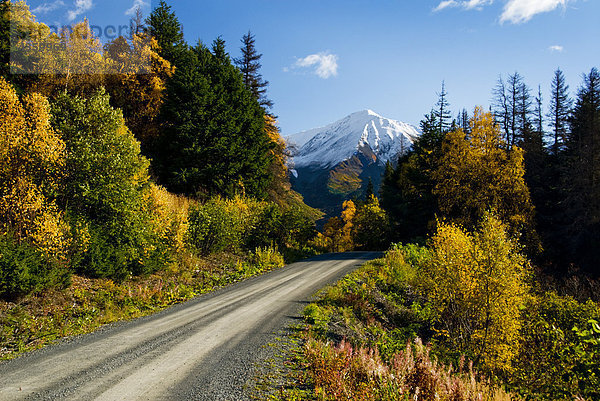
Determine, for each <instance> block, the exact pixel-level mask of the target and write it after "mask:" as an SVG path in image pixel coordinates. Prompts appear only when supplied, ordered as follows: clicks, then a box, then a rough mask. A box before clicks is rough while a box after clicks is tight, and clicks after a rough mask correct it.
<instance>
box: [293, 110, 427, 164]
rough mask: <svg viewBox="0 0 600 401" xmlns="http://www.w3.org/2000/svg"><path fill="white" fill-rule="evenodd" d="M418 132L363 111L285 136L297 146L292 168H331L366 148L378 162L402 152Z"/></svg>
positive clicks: (387, 159)
mask: <svg viewBox="0 0 600 401" xmlns="http://www.w3.org/2000/svg"><path fill="white" fill-rule="evenodd" d="M418 136H419V131H418V130H417V129H416V128H415V127H413V126H412V125H409V124H406V123H403V122H400V121H397V120H392V119H389V118H385V117H382V116H380V115H379V114H377V113H375V112H374V111H373V110H370V109H366V110H361V111H357V112H355V113H352V114H350V115H348V116H346V117H344V118H342V119H341V120H338V121H336V122H334V123H332V124H329V125H327V126H325V127H322V128H315V129H312V130H308V131H303V132H300V133H297V134H294V135H291V136H289V137H288V141H289V142H290V143H293V144H295V145H297V146H298V147H299V150H298V153H297V154H296V155H295V157H294V159H293V162H294V164H295V166H296V167H307V166H315V167H316V166H321V167H332V166H335V165H336V164H338V163H341V162H342V161H344V160H347V159H349V158H351V157H352V156H353V155H354V154H356V153H357V152H359V151H361V149H365V148H370V150H371V151H372V152H373V154H374V155H375V156H376V160H377V162H379V163H385V162H386V161H389V160H391V159H393V158H395V157H397V156H398V154H399V153H404V152H406V151H407V150H408V149H409V148H410V146H411V145H412V143H413V141H414V139H415V138H416V137H418Z"/></svg>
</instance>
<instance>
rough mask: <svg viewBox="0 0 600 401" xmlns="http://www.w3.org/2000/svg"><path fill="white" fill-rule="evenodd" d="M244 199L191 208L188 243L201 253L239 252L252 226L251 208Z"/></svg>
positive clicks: (213, 202) (214, 199)
mask: <svg viewBox="0 0 600 401" xmlns="http://www.w3.org/2000/svg"><path fill="white" fill-rule="evenodd" d="M248 202H252V201H247V200H245V199H243V198H235V199H233V200H227V199H223V198H220V197H214V198H211V199H209V200H208V201H207V202H205V203H204V204H200V205H196V206H193V207H191V208H190V215H189V229H188V242H189V243H190V245H191V246H192V247H194V248H195V249H196V250H197V251H199V252H200V253H202V254H204V255H207V254H209V253H213V252H221V251H225V250H236V249H240V248H241V247H242V245H243V240H244V234H245V232H246V231H247V230H249V227H250V226H251V223H252V219H253V214H252V212H251V209H252V207H251V206H250V205H249V204H248Z"/></svg>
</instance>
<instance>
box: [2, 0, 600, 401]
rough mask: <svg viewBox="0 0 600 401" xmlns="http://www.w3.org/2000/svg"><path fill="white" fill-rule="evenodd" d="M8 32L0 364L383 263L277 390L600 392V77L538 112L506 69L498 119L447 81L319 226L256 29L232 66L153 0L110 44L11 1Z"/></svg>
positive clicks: (340, 306)
mask: <svg viewBox="0 0 600 401" xmlns="http://www.w3.org/2000/svg"><path fill="white" fill-rule="evenodd" d="M0 25H1V27H0V35H1V36H0V69H1V72H0V74H1V75H2V76H1V77H0V323H1V329H0V359H9V358H14V357H15V356H17V355H18V354H19V353H22V352H25V351H29V350H32V349H36V348H40V347H42V346H44V345H45V344H48V343H50V342H52V341H53V340H55V339H57V338H60V337H63V336H68V335H74V334H80V333H84V332H89V331H91V330H94V329H95V328H97V327H99V326H100V325H102V324H104V323H109V322H113V321H116V320H119V319H125V318H133V317H137V316H142V315H145V314H149V313H152V312H155V311H157V310H160V309H162V308H165V307H167V306H169V305H172V304H174V303H177V302H181V301H184V300H187V299H190V298H192V297H194V296H196V295H198V294H201V293H204V292H208V291H211V290H213V289H214V288H216V287H219V286H222V285H226V284H229V283H232V282H234V281H237V280H241V279H243V278H246V277H249V276H252V275H256V274H260V273H262V272H264V271H267V270H270V269H274V268H278V267H281V266H283V265H284V264H285V263H289V262H290V261H295V260H298V259H301V258H304V257H308V256H311V255H315V254H317V253H321V252H345V251H352V250H381V251H385V255H384V257H383V258H382V259H379V260H376V261H373V262H370V263H368V264H367V265H365V266H364V267H363V268H361V269H359V270H358V271H357V272H356V273H353V274H352V275H350V276H348V277H346V278H345V279H344V280H342V281H341V282H340V283H338V284H337V285H335V286H332V287H329V288H328V289H326V290H324V292H323V293H322V294H321V296H320V298H319V299H318V300H317V301H316V302H315V303H313V304H311V305H309V306H308V307H307V308H306V309H305V311H304V314H305V322H306V330H304V331H303V334H302V336H303V337H302V344H303V345H302V346H301V348H300V350H299V351H298V352H297V353H296V354H295V356H294V357H293V363H296V364H297V368H298V369H297V371H295V373H294V374H295V375H296V376H293V377H294V380H295V381H294V384H293V385H290V386H289V388H288V389H287V390H286V391H283V390H282V391H281V393H280V394H279V395H278V397H280V398H281V399H290V400H292V399H342V398H343V399H364V400H367V399H377V400H388V399H390V400H392V399H403V400H404V399H424V400H429V399H439V397H441V399H454V400H462V399H468V400H471V399H473V400H475V399H483V398H485V399H511V398H512V399H519V398H523V399H532V400H533V399H548V400H555V399H565V400H566V399H571V400H572V399H580V400H581V399H589V400H594V399H600V393H599V392H598V389H599V388H600V382H599V381H600V326H599V322H600V310H599V307H598V301H599V297H598V294H599V293H600V292H599V291H600V284H599V281H598V279H599V277H600V267H599V264H598V261H599V260H600V257H599V256H600V255H599V253H600V247H599V246H598V245H599V244H600V180H599V179H598V176H600V149H599V148H600V73H599V72H598V70H597V69H596V68H592V69H591V70H590V71H589V72H586V73H585V74H583V76H582V82H581V83H580V86H579V87H578V89H577V91H576V93H575V94H572V93H571V92H570V91H569V86H568V85H567V83H566V80H565V77H564V74H563V72H562V71H561V70H560V69H557V70H556V72H555V74H554V76H553V77H552V80H551V83H550V88H551V98H550V99H549V100H548V101H546V102H545V101H544V99H542V96H541V93H542V91H541V88H540V87H538V90H537V91H536V92H535V93H532V90H531V88H530V87H529V86H527V84H526V83H525V79H524V78H523V77H522V76H521V75H520V74H518V73H513V74H509V75H508V76H507V77H500V78H499V79H498V82H497V83H496V86H495V87H494V88H493V90H492V97H493V105H492V107H491V108H490V110H485V109H483V108H482V107H475V108H474V109H473V111H472V112H469V111H467V110H462V111H461V112H459V113H458V114H453V113H452V111H451V109H450V103H449V95H448V93H447V92H446V90H445V86H444V84H442V89H441V92H440V93H439V99H438V101H437V104H436V105H435V106H434V107H433V109H432V110H431V112H430V113H428V114H427V115H425V117H424V118H423V120H422V121H421V124H420V125H421V126H420V129H421V132H422V135H421V136H420V137H419V138H418V140H416V142H415V143H414V145H413V148H412V150H411V151H410V152H408V153H407V154H405V155H401V156H400V157H399V159H398V160H397V162H395V163H388V164H387V166H386V169H385V175H384V177H383V185H382V188H381V190H380V192H379V193H375V191H374V190H373V187H372V185H370V186H368V187H367V188H366V196H365V197H364V198H362V199H353V200H347V201H345V202H344V204H343V211H342V213H341V215H340V216H339V217H333V218H331V219H329V220H328V221H326V222H325V223H324V226H323V229H322V230H321V232H317V230H316V224H315V223H316V221H317V220H318V219H319V218H321V216H322V214H321V213H320V211H318V210H314V209H312V208H310V207H309V206H307V205H306V204H304V202H303V200H302V197H301V196H300V195H299V194H297V193H296V192H294V191H293V190H292V189H291V186H290V183H289V179H288V171H287V164H286V163H287V159H288V157H289V155H288V152H287V149H286V144H285V142H284V140H283V139H282V137H281V134H280V132H279V128H278V126H277V121H276V120H277V118H276V116H275V115H274V114H273V113H272V106H273V102H272V101H271V100H270V99H269V98H268V95H267V89H268V82H267V81H266V80H265V79H263V77H262V75H261V73H260V68H261V64H260V59H261V54H260V53H259V52H258V50H257V48H256V40H255V37H254V36H253V34H252V33H251V32H248V33H247V34H246V35H244V36H243V38H241V42H240V49H239V57H235V56H232V55H231V54H230V53H229V50H228V46H227V44H226V43H225V42H224V41H223V40H222V39H221V38H216V39H214V41H213V42H212V43H211V44H210V45H207V44H204V43H203V42H202V41H200V40H199V41H198V42H197V43H196V44H195V45H190V44H188V43H187V42H186V41H185V40H184V35H183V29H182V26H181V24H180V22H179V20H178V18H177V16H176V15H175V13H174V12H173V11H172V9H171V7H170V6H169V5H168V4H167V3H166V2H165V1H160V2H159V4H158V5H157V6H156V7H155V8H154V10H153V11H152V13H151V14H150V15H148V16H147V17H144V16H143V15H142V14H141V12H139V10H138V13H137V14H136V15H135V17H134V18H133V19H132V21H131V26H130V29H129V33H130V34H129V35H128V36H127V37H125V36H120V37H118V38H116V39H113V40H111V41H109V42H107V43H102V42H101V41H100V39H99V38H97V37H95V36H94V32H93V31H92V29H91V28H90V22H89V21H87V20H84V21H82V22H80V23H77V24H75V25H74V26H73V27H72V28H71V29H65V30H63V31H61V32H58V33H57V32H53V31H52V30H51V29H50V28H49V27H48V26H46V25H45V24H43V23H40V22H37V21H36V18H35V16H34V15H33V14H32V13H31V11H30V10H29V7H28V6H27V4H26V3H25V2H23V1H11V0H1V1H0ZM455 116H456V117H455ZM450 366H454V367H455V369H454V370H453V369H452V368H451V367H450ZM436 397H438V398H436ZM482 397H483V398H482Z"/></svg>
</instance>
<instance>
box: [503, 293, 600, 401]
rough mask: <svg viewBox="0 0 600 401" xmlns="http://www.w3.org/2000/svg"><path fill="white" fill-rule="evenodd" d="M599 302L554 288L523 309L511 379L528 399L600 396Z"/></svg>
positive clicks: (594, 397)
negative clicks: (554, 291) (583, 300)
mask: <svg viewBox="0 0 600 401" xmlns="http://www.w3.org/2000/svg"><path fill="white" fill-rule="evenodd" d="M598 322H600V308H599V307H598V305H597V304H596V303H594V302H592V301H587V302H585V303H580V302H578V301H576V300H575V299H573V298H571V297H561V296H558V295H556V294H555V293H552V292H549V293H544V294H542V295H539V296H537V297H535V298H532V299H531V300H530V302H529V303H528V305H527V308H526V309H525V310H524V315H523V327H522V329H521V336H520V339H519V340H520V341H519V349H520V350H519V355H518V357H517V358H515V362H514V370H513V372H511V374H510V375H507V376H506V377H505V379H506V381H507V382H508V383H509V384H510V385H511V386H513V387H514V388H515V390H517V391H519V392H520V393H521V394H522V395H523V396H525V397H527V398H529V399H539V398H542V399H548V400H550V399H551V400H559V399H560V400H572V399H573V398H574V397H576V396H579V397H582V398H584V399H586V400H596V399H600V353H599V352H600V327H599V326H598Z"/></svg>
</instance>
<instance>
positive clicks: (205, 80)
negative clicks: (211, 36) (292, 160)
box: [155, 39, 275, 198]
mask: <svg viewBox="0 0 600 401" xmlns="http://www.w3.org/2000/svg"><path fill="white" fill-rule="evenodd" d="M162 119H163V121H164V123H165V124H164V125H165V130H164V132H162V133H161V135H162V138H161V139H160V146H159V147H158V151H157V154H156V156H155V158H156V159H157V160H158V161H159V162H160V165H161V166H160V169H159V175H160V179H161V182H162V183H163V184H165V185H166V186H167V187H168V188H169V189H170V190H171V191H174V192H178V193H184V194H187V195H202V194H205V195H223V196H227V197H230V196H234V195H235V194H237V193H245V194H247V195H250V196H255V197H258V198H263V197H265V196H266V194H267V188H268V187H269V183H270V175H269V166H270V165H271V163H272V161H273V154H272V153H271V152H270V151H271V150H272V148H273V147H274V146H275V144H274V143H273V141H271V139H270V138H269V136H268V134H267V132H266V130H265V120H264V113H263V110H262V108H261V107H260V105H259V104H258V101H257V100H256V99H255V98H254V96H253V95H252V93H251V92H250V91H249V90H248V89H247V88H246V86H245V85H244V83H243V80H242V74H241V73H240V72H239V70H238V69H237V68H235V67H234V66H233V65H231V63H230V59H229V55H228V54H227V52H226V50H225V44H224V41H223V40H222V39H217V40H215V42H214V43H213V46H212V53H211V51H210V50H208V49H207V48H206V47H205V46H204V45H203V44H202V43H199V44H198V45H197V46H196V47H194V48H193V49H191V50H189V51H186V52H185V53H184V54H183V57H182V58H181V61H180V62H179V65H178V66H177V69H176V70H175V74H174V75H173V77H172V79H171V80H170V81H169V83H168V84H167V96H166V101H165V104H164V106H163V111H162Z"/></svg>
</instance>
